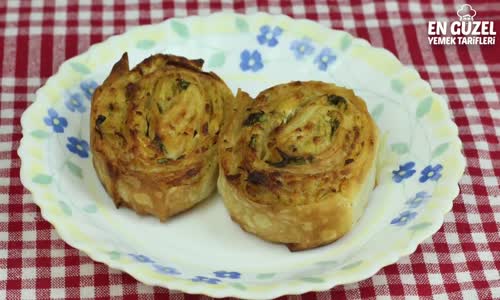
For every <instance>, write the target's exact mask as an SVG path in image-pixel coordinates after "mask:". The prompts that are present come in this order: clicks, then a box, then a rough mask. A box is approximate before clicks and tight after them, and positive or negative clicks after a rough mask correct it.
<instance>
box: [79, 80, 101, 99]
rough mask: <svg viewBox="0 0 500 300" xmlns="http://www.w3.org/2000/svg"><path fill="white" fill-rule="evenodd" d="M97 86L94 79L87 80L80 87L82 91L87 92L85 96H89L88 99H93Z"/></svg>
mask: <svg viewBox="0 0 500 300" xmlns="http://www.w3.org/2000/svg"><path fill="white" fill-rule="evenodd" d="M97 86H98V84H97V82H95V81H93V80H87V81H83V82H82V83H80V88H81V89H82V91H83V92H84V93H85V96H87V99H89V100H91V99H92V94H94V91H95V89H96V88H97Z"/></svg>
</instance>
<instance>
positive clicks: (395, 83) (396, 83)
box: [391, 79, 404, 94]
mask: <svg viewBox="0 0 500 300" xmlns="http://www.w3.org/2000/svg"><path fill="white" fill-rule="evenodd" d="M391 88H392V90H393V91H395V92H396V93H398V94H401V93H402V92H403V89H404V85H403V83H402V82H401V81H400V80H399V79H393V80H391Z"/></svg>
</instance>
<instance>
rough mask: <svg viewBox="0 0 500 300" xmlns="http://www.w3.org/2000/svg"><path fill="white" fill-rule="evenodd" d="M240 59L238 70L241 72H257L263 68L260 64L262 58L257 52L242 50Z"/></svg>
mask: <svg viewBox="0 0 500 300" xmlns="http://www.w3.org/2000/svg"><path fill="white" fill-rule="evenodd" d="M240 57H241V63H240V68H241V70H243V71H248V70H251V71H253V72H257V71H258V70H260V69H262V68H263V67H264V64H263V63H262V56H261V55H260V52H259V51H258V50H254V51H252V52H250V51H249V50H243V52H241V55H240Z"/></svg>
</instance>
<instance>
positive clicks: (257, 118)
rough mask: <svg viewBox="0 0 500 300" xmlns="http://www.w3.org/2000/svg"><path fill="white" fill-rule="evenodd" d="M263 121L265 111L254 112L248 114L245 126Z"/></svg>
mask: <svg viewBox="0 0 500 300" xmlns="http://www.w3.org/2000/svg"><path fill="white" fill-rule="evenodd" d="M262 121H264V112H263V111H258V112H254V113H251V114H249V115H248V117H247V118H246V120H245V121H244V122H243V126H251V125H254V124H255V123H259V122H262Z"/></svg>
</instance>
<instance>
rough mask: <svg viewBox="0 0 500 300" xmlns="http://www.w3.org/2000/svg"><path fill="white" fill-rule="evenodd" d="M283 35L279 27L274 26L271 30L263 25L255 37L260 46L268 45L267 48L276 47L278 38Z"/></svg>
mask: <svg viewBox="0 0 500 300" xmlns="http://www.w3.org/2000/svg"><path fill="white" fill-rule="evenodd" d="M282 33H283V29H281V27H279V26H276V27H274V28H273V29H271V26H269V25H264V26H262V27H260V34H259V35H257V41H258V42H259V44H261V45H268V46H269V47H275V46H276V45H278V36H280V35H281V34H282Z"/></svg>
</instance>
